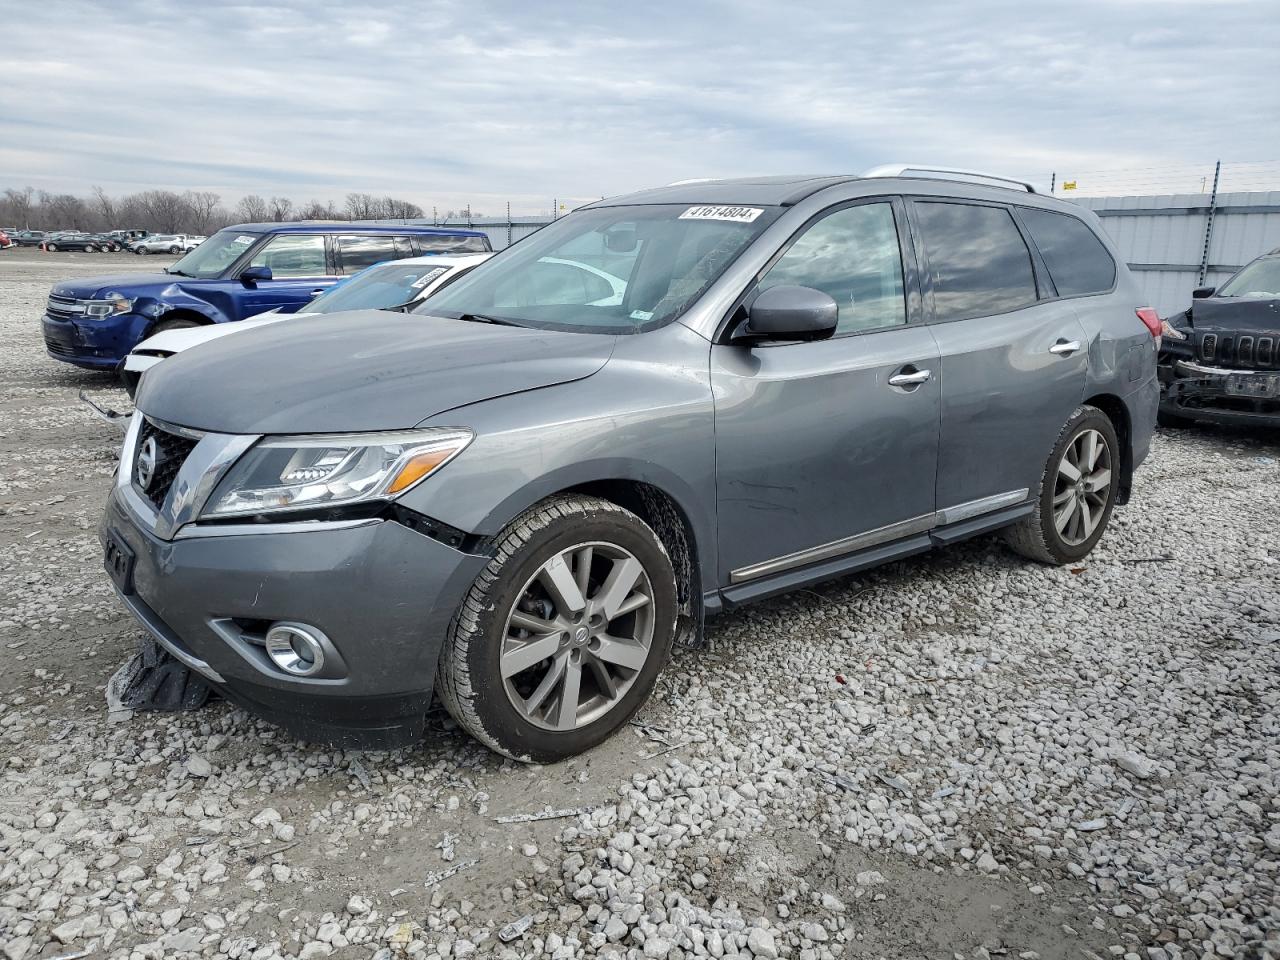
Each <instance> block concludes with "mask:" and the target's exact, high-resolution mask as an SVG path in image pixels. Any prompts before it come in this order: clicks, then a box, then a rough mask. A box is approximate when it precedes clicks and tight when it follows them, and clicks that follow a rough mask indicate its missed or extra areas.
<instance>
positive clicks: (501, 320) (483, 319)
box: [458, 313, 524, 327]
mask: <svg viewBox="0 0 1280 960" xmlns="http://www.w3.org/2000/svg"><path fill="white" fill-rule="evenodd" d="M458 319H459V320H462V321H463V322H465V323H492V324H495V325H496V326H499V327H521V326H524V324H521V323H516V322H515V321H514V320H508V319H507V318H506V317H490V316H486V315H485V314H483V313H464V314H462V315H461V316H459V317H458Z"/></svg>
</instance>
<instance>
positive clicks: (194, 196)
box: [183, 190, 226, 234]
mask: <svg viewBox="0 0 1280 960" xmlns="http://www.w3.org/2000/svg"><path fill="white" fill-rule="evenodd" d="M183 199H184V200H186V202H187V209H188V210H189V211H190V216H191V219H190V220H189V224H190V227H191V232H192V233H197V234H207V233H210V232H212V228H213V227H214V226H215V224H216V223H217V222H218V221H221V220H225V219H226V214H225V212H224V211H222V210H220V209H219V206H218V204H219V203H221V202H222V198H221V197H220V196H218V195H217V194H216V193H213V192H212V191H209V190H188V191H187V192H186V193H185V194H183ZM219 214H221V216H219Z"/></svg>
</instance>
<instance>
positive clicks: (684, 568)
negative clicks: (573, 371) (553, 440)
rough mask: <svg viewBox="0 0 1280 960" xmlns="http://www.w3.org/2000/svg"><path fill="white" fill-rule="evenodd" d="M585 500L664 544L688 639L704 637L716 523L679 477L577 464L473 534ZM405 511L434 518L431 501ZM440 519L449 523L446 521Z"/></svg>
mask: <svg viewBox="0 0 1280 960" xmlns="http://www.w3.org/2000/svg"><path fill="white" fill-rule="evenodd" d="M566 493H569V494H574V493H576V494H586V495H588V496H594V497H599V498H600V499H602V500H608V501H609V502H610V503H614V504H617V505H618V506H620V507H623V508H625V509H627V510H630V511H631V512H632V513H634V514H636V515H637V516H639V517H640V518H641V519H642V520H644V522H645V523H647V524H648V525H649V526H650V527H651V528H652V529H653V531H654V532H655V533H656V534H657V535H658V538H659V539H660V540H662V543H663V546H664V547H666V549H667V553H668V554H669V555H670V556H671V561H672V565H673V566H674V567H675V570H676V577H677V581H678V584H677V585H678V588H679V598H680V608H681V616H682V621H686V620H687V622H682V624H681V635H682V637H683V638H685V639H689V638H690V637H696V638H698V639H700V638H701V636H702V623H703V619H704V616H705V613H706V611H705V609H704V600H703V590H704V584H706V583H707V582H708V581H710V582H711V583H713V584H714V582H715V547H714V544H715V539H714V524H713V522H712V518H711V517H710V516H707V515H706V511H700V510H698V508H697V506H696V504H697V503H698V497H697V496H696V495H695V493H694V491H693V489H692V488H690V487H689V486H688V484H687V483H686V482H685V481H684V480H683V479H682V478H680V477H679V476H677V475H676V474H674V473H669V472H667V471H666V470H664V469H663V468H662V467H660V466H658V465H657V464H654V463H652V462H649V463H634V462H632V461H629V460H625V459H624V460H617V459H610V460H604V461H590V462H585V463H579V464H573V465H570V466H566V467H563V468H561V469H559V470H554V471H551V472H549V473H547V474H544V475H543V476H541V477H538V478H537V479H535V480H533V481H532V482H530V483H527V484H524V485H522V486H521V487H520V488H519V489H517V490H515V491H512V492H511V493H510V494H509V495H508V496H506V497H505V498H504V499H503V500H502V501H501V502H500V503H498V504H497V505H496V506H495V507H494V508H493V509H492V510H490V511H489V512H488V513H487V514H486V516H485V517H484V519H483V520H482V521H480V522H479V523H478V524H472V525H469V526H471V527H473V529H472V531H471V532H473V533H477V534H481V535H483V536H494V535H496V534H497V533H498V532H499V531H501V530H502V529H503V528H505V527H506V526H507V525H508V524H509V523H511V521H512V520H514V519H515V518H516V517H518V516H520V515H521V514H522V513H524V512H525V511H526V510H528V509H529V508H530V507H532V506H534V505H535V504H538V503H541V502H542V501H544V500H546V499H548V498H549V497H554V496H557V495H559V494H566ZM406 506H411V507H414V508H415V509H420V510H421V511H422V512H423V513H426V514H431V506H432V504H431V501H430V500H427V501H424V502H423V503H422V504H415V503H411V502H407V503H406ZM438 519H441V520H444V521H445V522H449V518H448V517H447V516H444V517H439V518H438Z"/></svg>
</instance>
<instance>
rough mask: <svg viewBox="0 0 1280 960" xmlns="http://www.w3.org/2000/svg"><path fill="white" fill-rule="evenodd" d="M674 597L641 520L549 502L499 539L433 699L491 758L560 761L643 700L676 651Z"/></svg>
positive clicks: (461, 619)
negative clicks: (436, 697)
mask: <svg viewBox="0 0 1280 960" xmlns="http://www.w3.org/2000/svg"><path fill="white" fill-rule="evenodd" d="M676 597H677V594H676V583H675V572H674V569H673V568H672V564H671V559H670V558H669V557H668V556H667V552H666V550H665V549H664V547H663V545H662V541H660V540H659V539H658V537H657V535H656V534H655V533H654V532H653V530H651V529H650V528H649V526H648V525H647V524H645V523H644V521H642V520H641V519H640V518H639V517H637V516H636V515H635V514H633V513H631V512H630V511H629V510H625V509H623V508H622V507H620V506H618V505H617V504H614V503H610V502H609V501H607V500H600V499H597V498H595V497H586V496H556V497H552V498H550V499H548V500H545V501H543V502H542V503H540V504H537V505H536V506H534V507H531V508H530V509H529V510H527V511H525V513H523V514H521V515H520V516H519V517H517V518H516V519H515V520H513V521H512V522H511V524H510V525H509V526H508V527H507V528H506V530H504V531H503V532H502V534H500V535H499V537H498V547H497V550H496V552H495V554H494V557H493V559H492V560H491V561H490V562H489V564H488V566H486V567H485V568H484V570H482V571H481V573H480V575H479V576H478V577H477V578H476V580H475V583H473V584H472V586H471V589H470V591H469V592H468V594H467V596H466V598H465V599H464V600H463V602H462V605H461V606H460V607H459V609H458V612H457V613H456V614H455V616H454V620H453V623H452V624H451V626H450V629H449V636H448V639H447V640H446V642H445V646H444V649H443V650H442V651H441V654H440V665H439V669H438V673H437V676H436V689H437V690H438V691H439V693H440V698H441V700H442V701H443V702H444V705H445V707H446V708H447V709H448V711H449V713H450V714H452V715H453V717H454V719H455V720H457V721H458V723H459V724H460V725H461V726H462V727H463V728H464V729H465V730H466V731H467V732H468V733H470V734H471V735H472V736H474V737H475V738H476V739H477V740H479V741H480V742H481V743H483V744H485V745H486V746H488V747H489V748H491V749H493V750H496V751H497V752H499V753H502V754H505V755H506V756H508V757H511V758H513V759H516V760H521V761H525V762H533V763H551V762H555V761H557V760H563V759H565V758H566V757H570V756H573V755H574V754H578V753H581V752H583V751H584V750H589V749H590V748H592V747H594V746H596V745H597V744H599V743H601V742H602V741H604V740H605V739H607V738H608V737H609V736H610V735H612V734H613V733H614V732H615V731H616V730H617V729H618V728H619V727H621V726H622V725H623V724H625V723H626V722H627V721H628V720H629V719H630V718H631V717H632V715H634V714H635V712H636V710H638V709H639V708H640V706H641V705H642V704H643V703H644V702H645V700H647V699H648V697H649V694H650V693H651V692H652V690H653V686H654V684H655V682H656V681H657V679H658V674H659V673H660V672H661V670H662V667H663V665H664V664H665V663H666V661H667V657H668V656H669V654H670V652H671V642H672V639H673V637H674V635H675V627H676V617H677V599H676ZM541 654H545V655H544V656H543V655H541Z"/></svg>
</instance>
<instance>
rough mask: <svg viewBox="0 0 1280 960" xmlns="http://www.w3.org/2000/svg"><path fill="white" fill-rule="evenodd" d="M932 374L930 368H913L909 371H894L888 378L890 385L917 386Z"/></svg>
mask: <svg viewBox="0 0 1280 960" xmlns="http://www.w3.org/2000/svg"><path fill="white" fill-rule="evenodd" d="M932 376H933V371H932V370H913V371H912V372H911V373H895V374H894V375H893V376H892V377H890V378H889V386H891V387H918V386H920V384H922V383H925V382H926V381H928V380H929V378H930V377H932Z"/></svg>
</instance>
